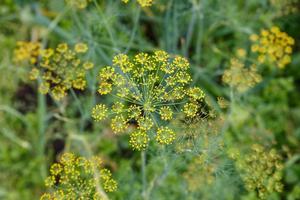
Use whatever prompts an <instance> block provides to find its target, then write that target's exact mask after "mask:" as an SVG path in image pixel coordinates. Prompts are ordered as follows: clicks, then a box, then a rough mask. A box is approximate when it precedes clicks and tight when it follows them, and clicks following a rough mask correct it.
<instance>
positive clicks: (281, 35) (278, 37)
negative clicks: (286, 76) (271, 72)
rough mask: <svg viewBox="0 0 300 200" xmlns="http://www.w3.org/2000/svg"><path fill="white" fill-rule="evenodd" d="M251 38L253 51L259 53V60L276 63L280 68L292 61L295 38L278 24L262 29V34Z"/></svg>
mask: <svg viewBox="0 0 300 200" xmlns="http://www.w3.org/2000/svg"><path fill="white" fill-rule="evenodd" d="M250 40H252V42H253V44H252V46H251V51H252V52H255V53H257V55H258V57H257V60H258V62H260V63H271V64H275V65H277V66H278V67H279V68H284V67H285V66H286V65H287V64H289V63H290V62H291V54H292V51H293V49H292V47H293V45H294V44H295V40H294V39H293V38H292V37H290V36H289V35H288V34H287V33H285V32H281V31H280V29H279V28H278V27H277V26H273V27H271V29H269V30H265V29H263V30H261V33H260V35H256V34H253V35H251V36H250Z"/></svg>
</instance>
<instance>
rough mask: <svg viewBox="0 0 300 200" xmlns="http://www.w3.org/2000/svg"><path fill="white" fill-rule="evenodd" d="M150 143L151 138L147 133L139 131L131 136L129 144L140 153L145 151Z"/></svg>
mask: <svg viewBox="0 0 300 200" xmlns="http://www.w3.org/2000/svg"><path fill="white" fill-rule="evenodd" d="M148 142H149V136H148V135H147V133H146V131H142V130H137V131H135V132H133V133H131V134H130V140H129V144H130V146H131V147H132V148H133V149H135V150H138V151H141V150H144V149H146V148H147V146H148Z"/></svg>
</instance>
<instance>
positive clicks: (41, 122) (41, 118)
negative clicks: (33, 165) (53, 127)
mask: <svg viewBox="0 0 300 200" xmlns="http://www.w3.org/2000/svg"><path fill="white" fill-rule="evenodd" d="M45 116H46V98H45V96H44V95H43V94H41V93H40V92H38V115H37V117H38V134H39V143H38V157H39V159H40V161H41V166H40V172H41V175H42V177H43V178H45V177H46V176H47V169H46V164H45V163H46V162H44V151H45V143H46V139H45V130H46V119H45Z"/></svg>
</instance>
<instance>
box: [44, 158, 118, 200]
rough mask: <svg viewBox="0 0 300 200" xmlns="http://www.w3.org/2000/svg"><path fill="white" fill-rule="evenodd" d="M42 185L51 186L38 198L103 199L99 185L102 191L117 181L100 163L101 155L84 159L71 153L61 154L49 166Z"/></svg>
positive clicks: (113, 188)
mask: <svg viewBox="0 0 300 200" xmlns="http://www.w3.org/2000/svg"><path fill="white" fill-rule="evenodd" d="M45 185H46V187H48V188H51V192H49V193H44V194H43V195H42V196H41V198H40V199H41V200H53V199H57V200H62V199H82V200H83V199H94V200H102V199H104V198H103V194H102V193H103V192H102V193H101V192H100V191H99V185H101V188H103V189H104V191H105V192H114V191H115V190H116V189H117V182H116V181H115V180H114V179H113V178H112V174H111V172H110V171H109V170H108V169H106V168H103V167H102V160H101V158H99V157H91V158H89V159H87V158H85V157H78V156H75V155H74V154H72V153H65V154H63V155H62V157H61V159H60V162H59V163H55V164H53V165H52V166H51V168H50V176H48V177H47V178H46V180H45ZM101 190H102V189H101Z"/></svg>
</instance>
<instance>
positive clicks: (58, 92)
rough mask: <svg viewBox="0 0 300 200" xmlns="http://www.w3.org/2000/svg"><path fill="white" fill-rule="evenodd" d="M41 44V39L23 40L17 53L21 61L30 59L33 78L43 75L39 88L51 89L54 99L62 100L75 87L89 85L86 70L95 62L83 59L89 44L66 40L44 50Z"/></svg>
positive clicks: (48, 91) (44, 91)
mask: <svg viewBox="0 0 300 200" xmlns="http://www.w3.org/2000/svg"><path fill="white" fill-rule="evenodd" d="M24 45H25V46H26V48H25V47H24ZM28 46H30V47H28ZM33 46H34V47H33ZM40 46H41V45H40V44H39V43H36V44H32V45H31V44H29V43H21V45H20V46H18V48H17V49H16V50H15V55H16V56H15V57H16V61H18V62H21V61H26V62H28V61H29V62H30V64H31V67H32V68H31V71H30V73H29V78H30V79H31V80H36V79H40V85H39V91H40V92H41V93H42V94H47V93H50V94H51V95H52V96H53V98H54V99H56V100H60V99H62V98H63V97H64V96H66V92H67V90H69V89H71V88H74V89H78V90H83V89H85V87H86V72H87V70H89V69H91V68H93V67H94V64H93V63H91V62H89V61H82V60H81V59H80V57H81V56H82V54H84V53H86V51H87V50H88V47H87V45H86V44H84V43H78V44H76V45H75V46H74V49H70V47H69V46H68V45H67V44H66V43H61V44H59V45H58V46H57V48H56V49H52V48H49V49H43V50H41V48H40ZM29 50H32V51H31V52H29Z"/></svg>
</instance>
